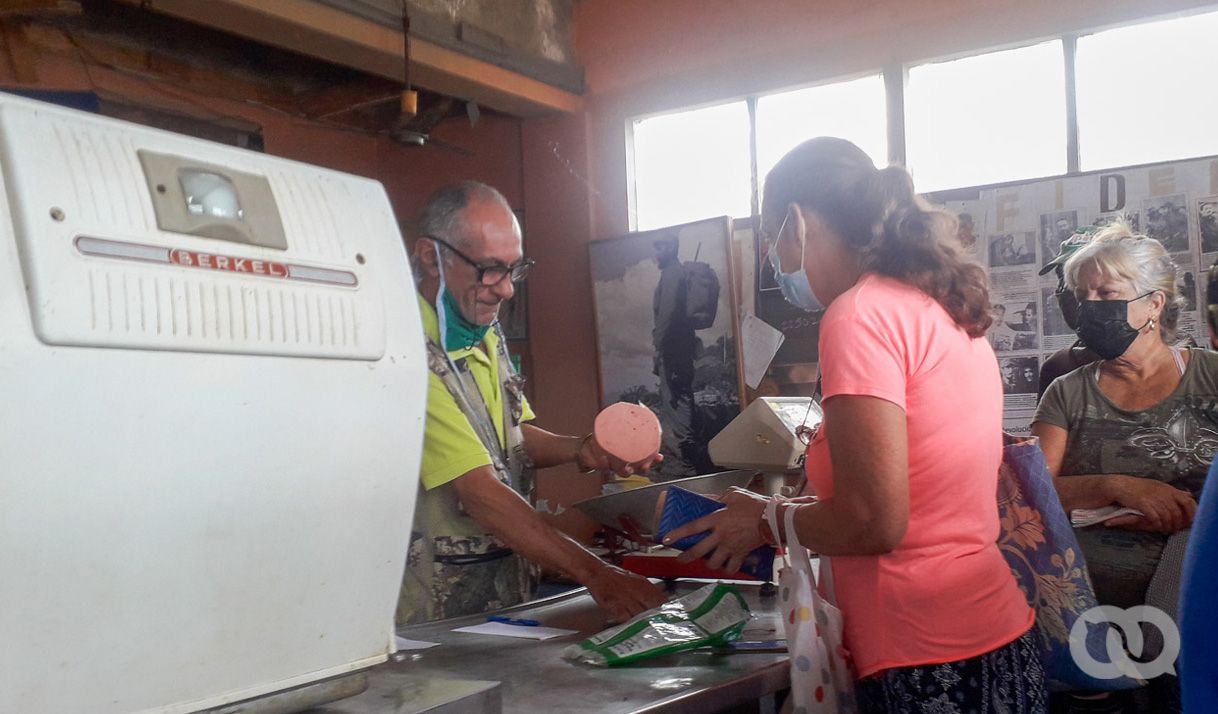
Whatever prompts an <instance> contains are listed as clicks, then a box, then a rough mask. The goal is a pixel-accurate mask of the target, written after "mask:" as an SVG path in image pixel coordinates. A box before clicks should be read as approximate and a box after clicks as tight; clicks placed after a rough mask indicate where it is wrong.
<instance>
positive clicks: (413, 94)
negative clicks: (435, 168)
mask: <svg viewBox="0 0 1218 714" xmlns="http://www.w3.org/2000/svg"><path fill="white" fill-rule="evenodd" d="M419 100H420V94H419V92H418V91H416V90H415V89H413V88H412V87H411V86H410V13H409V12H408V10H407V7H406V0H402V99H401V102H400V104H399V108H400V113H399V114H398V117H397V121H396V122H395V123H394V125H393V126H392V127H391V128H390V129H389V135H390V136H391V137H392V138H393V140H394V141H396V142H398V143H399V144H402V145H404V146H427V145H431V146H435V147H437V148H441V149H447V150H449V151H453V152H456V153H458V154H461V155H463V156H473V155H474V153H473V152H472V151H470V150H469V149H466V148H464V147H461V146H457V145H456V144H450V143H448V142H446V141H441V140H439V139H434V138H432V136H431V132H432V129H434V128H435V127H436V125H437V124H439V123H440V122H442V121H444V120H445V119H448V118H449V117H452V116H457V115H459V114H460V113H461V109H462V106H461V105H462V104H463V105H464V114H465V115H466V116H467V117H468V118H469V125H470V126H471V127H472V126H477V124H478V119H479V117H480V116H481V113H482V112H481V110H480V109H479V108H478V104H477V103H476V102H474V101H472V100H469V101H464V102H462V101H461V100H458V99H454V98H453V97H446V96H442V95H427V96H426V97H424V100H425V101H424V104H425V105H426V106H425V107H424V108H422V109H420V108H419V104H420V102H419Z"/></svg>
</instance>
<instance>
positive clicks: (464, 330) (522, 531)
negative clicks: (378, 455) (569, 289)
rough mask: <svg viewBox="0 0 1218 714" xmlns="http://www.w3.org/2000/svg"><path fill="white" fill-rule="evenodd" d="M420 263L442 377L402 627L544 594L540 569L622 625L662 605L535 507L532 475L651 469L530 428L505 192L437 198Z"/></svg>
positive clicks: (426, 447) (418, 252)
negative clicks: (517, 365) (551, 469)
mask: <svg viewBox="0 0 1218 714" xmlns="http://www.w3.org/2000/svg"><path fill="white" fill-rule="evenodd" d="M418 231H419V236H418V240H417V242H416V244H415V250H414V268H415V275H416V280H417V283H418V287H419V294H420V300H419V309H420V311H421V312H422V316H423V330H424V332H425V333H426V337H427V342H428V366H429V368H430V370H431V375H430V378H429V382H428V393H427V424H426V427H425V430H424V438H423V463H422V467H421V469H420V490H419V498H418V502H417V503H416V506H415V521H414V528H413V532H412V533H411V543H410V553H409V557H408V559H407V566H406V574H405V577H404V579H403V583H402V591H401V595H400V597H399V600H398V612H397V620H398V624H409V623H415V622H426V621H429V620H435V619H441V618H448V617H457V616H461V615H468V614H473V613H478V612H485V611H487V610H491V609H496V608H500V607H507V606H510V605H515V604H517V603H520V602H525V601H527V600H530V599H532V598H533V597H534V595H535V593H536V586H537V576H538V570H539V567H540V568H547V569H550V570H557V571H559V572H562V573H564V574H565V575H567V576H568V577H571V578H572V579H574V580H576V581H577V582H579V583H581V584H582V585H584V586H586V587H587V588H588V590H589V592H590V593H591V595H592V597H593V598H594V599H595V600H596V602H597V604H598V605H599V606H600V607H601V609H602V610H603V611H604V612H605V614H606V615H608V616H609V617H610V618H611V619H617V620H621V619H626V618H628V617H630V616H632V615H634V614H637V613H638V612H641V611H643V610H645V609H647V608H650V607H654V606H656V605H658V604H660V603H662V602H663V601H664V595H663V593H661V592H660V591H659V590H658V589H657V588H655V587H654V586H652V585H651V583H650V582H648V581H647V579H646V578H642V577H640V576H637V575H634V574H633V573H628V572H626V571H624V570H621V569H619V568H615V567H613V566H610V565H608V564H607V563H604V562H603V561H601V560H600V559H599V558H597V557H596V556H595V555H593V554H592V553H590V552H589V551H587V550H586V549H584V548H583V547H582V546H580V545H579V544H578V543H576V542H575V541H574V540H572V539H571V538H569V537H567V536H566V535H564V534H563V533H561V532H559V531H558V530H556V529H555V528H553V527H552V526H550V525H549V524H548V523H546V521H545V520H544V519H542V517H541V516H540V515H539V514H538V513H537V512H536V511H535V510H534V509H533V507H532V505H531V500H532V494H533V468H534V467H538V468H545V467H548V466H557V465H560V464H566V463H574V464H577V465H578V466H579V467H580V468H581V469H583V470H597V471H602V472H605V471H609V470H616V471H618V472H625V473H629V472H631V471H634V470H639V471H646V470H648V469H649V468H650V466H651V464H650V461H648V462H645V463H638V464H621V463H616V462H612V461H611V460H610V458H609V456H608V455H607V454H606V453H605V452H604V450H603V449H601V447H600V445H599V444H597V442H596V439H595V438H594V437H593V436H592V435H591V434H589V435H587V436H583V437H580V436H564V435H560V434H553V433H550V432H548V431H545V430H544V429H540V428H538V427H535V426H533V425H531V424H529V423H528V422H529V421H531V420H532V419H533V412H532V410H531V409H530V407H529V404H528V401H527V400H526V399H525V398H524V393H523V391H522V389H521V380H520V378H519V377H518V376H517V375H516V374H515V372H514V370H513V368H512V365H511V360H510V359H509V358H508V354H507V349H506V347H505V345H504V339H503V336H502V334H501V333H500V331H499V330H498V324H497V322H496V318H497V316H498V313H499V307H500V305H502V304H503V302H504V301H506V300H508V299H510V298H511V297H512V295H513V294H514V292H515V287H514V286H515V284H517V283H519V282H521V281H522V280H524V279H525V278H526V277H528V274H529V271H530V269H531V268H532V266H533V261H531V260H527V259H525V258H524V256H523V254H522V250H521V240H520V226H519V225H518V224H517V222H516V217H515V216H514V215H513V214H512V211H511V208H510V206H508V203H507V201H506V200H505V199H504V198H503V196H502V194H500V193H499V192H498V191H496V190H495V189H493V188H491V187H490V186H487V185H486V184H482V183H478V182H475V181H466V182H462V183H458V184H453V185H450V186H446V187H444V188H442V189H440V190H439V191H437V192H436V193H435V194H434V195H433V196H432V197H431V199H430V200H429V201H428V203H427V206H426V207H425V208H424V210H423V215H422V218H421V219H420V220H419V224H418Z"/></svg>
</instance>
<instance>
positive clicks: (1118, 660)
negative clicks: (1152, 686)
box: [1070, 605, 1180, 679]
mask: <svg viewBox="0 0 1218 714" xmlns="http://www.w3.org/2000/svg"><path fill="white" fill-rule="evenodd" d="M1143 622H1145V623H1148V624H1150V625H1151V626H1152V627H1155V628H1157V629H1158V630H1159V632H1160V633H1162V635H1163V650H1162V651H1161V652H1159V653H1158V654H1157V655H1155V657H1154V658H1153V659H1151V660H1150V661H1147V662H1140V661H1137V660H1134V659H1132V658H1131V657H1130V655H1131V654H1132V655H1133V657H1141V656H1142V650H1143V648H1144V647H1145V646H1146V641H1145V637H1144V636H1143V634H1142V626H1141V625H1142V623H1143ZM1089 624H1093V625H1103V624H1108V625H1111V627H1110V628H1108V634H1107V635H1106V636H1105V639H1104V649H1105V651H1106V653H1107V655H1108V661H1107V662H1101V661H1099V660H1097V659H1096V658H1095V656H1093V655H1092V653H1091V652H1090V650H1088V649H1087V626H1088V625H1089ZM1122 633H1123V634H1124V635H1125V641H1126V642H1125V644H1121V634H1122ZM1070 655H1071V656H1072V657H1073V658H1074V662H1075V664H1077V665H1078V668H1079V669H1081V670H1083V672H1084V673H1086V674H1087V675H1089V676H1091V677H1095V678H1096V679H1117V678H1119V677H1122V676H1126V677H1133V678H1134V679H1154V678H1155V677H1158V676H1159V675H1161V674H1175V673H1176V668H1175V662H1176V658H1177V657H1178V656H1179V655H1180V630H1179V628H1178V627H1176V623H1175V621H1174V620H1172V618H1171V615H1168V614H1167V613H1166V612H1163V611H1162V610H1160V609H1159V608H1157V607H1151V606H1150V605H1138V606H1137V607H1131V608H1129V609H1128V610H1122V609H1121V608H1119V607H1115V606H1113V605H1100V606H1098V607H1093V608H1091V609H1090V610H1087V611H1086V612H1084V613H1083V614H1082V615H1080V616H1079V618H1078V619H1077V620H1075V622H1074V626H1073V627H1071V628H1070Z"/></svg>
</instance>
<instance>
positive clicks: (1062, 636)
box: [998, 434, 1145, 691]
mask: <svg viewBox="0 0 1218 714" xmlns="http://www.w3.org/2000/svg"><path fill="white" fill-rule="evenodd" d="M1002 443H1003V449H1002V466H1000V467H999V469H998V517H999V520H1000V524H1001V527H1000V529H999V536H998V548H999V550H1001V551H1002V554H1003V556H1004V557H1005V558H1006V560H1007V564H1008V565H1009V566H1011V572H1012V573H1014V574H1015V580H1016V582H1018V583H1019V587H1020V589H1021V590H1023V592H1024V595H1026V596H1027V598H1028V603H1029V604H1030V605H1031V606H1032V607H1033V609H1035V610H1036V629H1037V635H1038V641H1039V644H1040V649H1041V660H1042V661H1043V662H1044V666H1045V679H1046V682H1047V684H1048V687H1049V689H1050V691H1071V690H1090V691H1112V690H1118V689H1132V688H1135V687H1140V686H1142V685H1143V684H1145V683H1144V682H1142V681H1140V680H1137V679H1133V678H1131V677H1119V678H1117V679H1097V678H1095V677H1092V676H1091V675H1089V674H1087V673H1086V672H1084V671H1083V670H1082V669H1080V668H1079V666H1078V664H1077V663H1076V662H1075V661H1074V658H1073V657H1072V656H1071V654H1070V630H1071V628H1072V627H1074V623H1075V622H1076V621H1077V620H1078V619H1079V616H1080V615H1081V614H1082V613H1084V612H1086V611H1087V610H1090V609H1091V608H1093V607H1096V606H1097V605H1098V603H1097V602H1096V599H1095V591H1094V590H1093V589H1092V587H1091V577H1090V576H1089V575H1088V574H1087V564H1086V563H1085V562H1084V561H1083V553H1082V550H1081V549H1080V548H1079V545H1078V539H1077V538H1076V537H1075V536H1074V529H1073V528H1072V527H1071V525H1070V518H1069V516H1068V515H1067V514H1066V511H1065V510H1064V509H1063V508H1062V504H1061V500H1060V499H1059V498H1058V496H1057V489H1056V488H1054V486H1053V477H1052V476H1050V475H1049V468H1048V466H1047V465H1046V464H1045V456H1044V454H1043V453H1042V452H1041V450H1040V445H1039V443H1038V439H1037V438H1036V437H1019V436H1014V435H1011V434H1003V439H1002ZM1110 631H1111V626H1109V625H1103V626H1095V625H1092V626H1089V627H1088V632H1087V643H1086V644H1087V651H1088V652H1090V653H1091V656H1092V657H1093V658H1094V659H1095V660H1096V661H1097V662H1108V661H1109V659H1108V655H1107V649H1106V641H1107V637H1108V635H1109V632H1110Z"/></svg>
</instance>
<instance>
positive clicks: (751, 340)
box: [740, 315, 786, 389]
mask: <svg viewBox="0 0 1218 714" xmlns="http://www.w3.org/2000/svg"><path fill="white" fill-rule="evenodd" d="M740 339H741V342H742V343H743V346H744V350H743V354H744V383H745V384H747V385H749V387H750V388H751V389H756V388H757V385H759V384H761V380H762V379H763V378H764V377H765V373H766V370H767V369H769V368H770V362H772V361H773V360H774V355H776V354H778V348H779V347H782V341H783V340H785V339H786V336H785V335H783V334H782V331H781V330H777V329H775V328H774V327H773V326H772V325H770V323H768V322H766V321H765V320H762V319H761V318H759V317H757V316H756V315H745V316H744V321H743V322H742V323H740Z"/></svg>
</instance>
